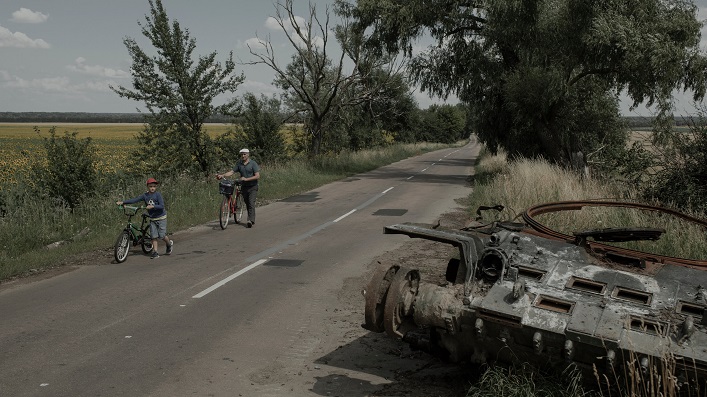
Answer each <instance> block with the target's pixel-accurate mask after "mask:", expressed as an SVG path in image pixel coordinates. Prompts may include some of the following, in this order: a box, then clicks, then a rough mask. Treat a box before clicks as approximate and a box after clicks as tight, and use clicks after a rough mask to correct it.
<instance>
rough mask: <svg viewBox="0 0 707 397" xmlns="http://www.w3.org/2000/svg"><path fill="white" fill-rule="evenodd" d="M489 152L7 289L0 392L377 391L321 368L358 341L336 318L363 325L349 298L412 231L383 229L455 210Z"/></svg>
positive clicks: (374, 375) (365, 181) (433, 163)
mask: <svg viewBox="0 0 707 397" xmlns="http://www.w3.org/2000/svg"><path fill="white" fill-rule="evenodd" d="M476 153H477V149H476V148H475V147H474V146H473V145H467V146H465V147H463V148H453V149H445V150H440V151H436V152H433V153H427V154H423V155H421V156H418V157H414V158H410V159H407V160H404V161H401V162H398V163H395V164H392V165H390V166H386V167H383V168H380V169H378V170H375V171H372V172H368V173H365V174H360V175H356V176H354V177H351V178H348V179H346V180H343V181H339V182H335V183H331V184H329V185H326V186H323V187H321V188H318V189H316V190H313V191H310V192H307V193H305V194H302V195H300V196H295V197H291V198H288V199H285V200H281V201H278V202H275V203H272V204H269V205H266V206H262V207H259V208H258V213H257V223H256V226H255V227H253V228H252V229H246V228H244V227H243V226H242V225H236V224H231V225H229V226H228V228H227V229H226V230H221V229H220V227H219V225H218V221H216V220H214V221H213V222H211V223H209V224H207V225H204V226H202V227H198V228H193V229H191V230H189V231H183V232H178V233H176V234H175V235H174V236H173V238H174V241H175V248H174V253H173V254H172V255H171V256H161V257H160V258H158V259H155V260H151V259H149V258H148V257H147V256H144V255H142V254H141V252H140V250H139V248H137V249H133V250H132V251H131V253H130V255H129V256H128V259H127V261H126V262H125V263H122V264H116V263H111V261H110V260H109V259H108V258H106V261H105V262H103V263H95V265H89V266H78V267H76V269H75V270H73V271H70V272H66V273H63V274H61V275H58V276H56V277H52V278H48V279H43V280H37V281H34V282H24V283H8V284H3V285H0V396H234V395H235V396H269V395H271V396H285V395H287V396H299V395H303V396H304V395H356V396H363V395H367V392H368V391H370V390H374V389H375V388H376V385H379V384H380V383H381V382H385V381H386V379H384V378H385V376H384V375H381V372H376V371H374V370H369V369H367V368H364V367H365V364H364V365H359V366H358V368H342V369H339V370H340V372H342V373H344V372H345V375H346V379H347V380H348V381H349V382H351V383H352V384H354V383H355V384H356V385H355V386H352V385H351V384H350V385H348V386H346V385H341V384H340V383H337V382H336V381H333V380H334V379H338V377H336V376H333V377H332V374H335V373H336V371H330V372H326V373H323V372H322V370H323V369H322V366H323V364H317V362H321V360H320V361H317V360H318V359H321V358H322V357H326V356H329V357H332V356H335V355H336V354H337V352H338V351H340V349H341V348H342V343H344V345H343V346H344V347H345V343H346V340H347V335H345V334H342V332H344V331H342V330H345V329H347V328H346V327H339V325H341V324H344V323H346V324H349V325H350V323H355V324H357V325H358V324H360V323H362V322H363V298H362V297H361V296H360V294H359V295H358V299H360V311H359V312H357V313H353V314H351V313H346V315H343V313H339V312H338V311H337V305H338V304H339V303H337V302H338V300H339V299H341V296H342V295H341V294H342V291H344V290H351V289H357V290H358V289H360V286H358V285H349V284H348V283H349V281H350V280H354V279H356V278H361V277H362V275H363V274H364V273H365V272H366V266H367V265H368V264H369V263H370V262H371V261H372V260H373V259H374V258H375V257H376V256H378V255H381V254H382V253H384V252H386V251H388V250H391V249H393V248H395V247H397V246H400V245H401V244H403V242H405V241H409V239H408V238H407V237H405V236H400V235H384V234H383V227H384V226H386V225H389V224H393V223H399V222H426V223H432V222H434V221H435V220H436V219H438V217H439V216H440V214H442V213H443V212H445V211H447V210H449V209H450V208H453V207H457V206H458V204H456V203H455V200H456V199H459V198H462V197H465V196H467V195H468V194H469V193H470V187H469V185H468V176H469V175H470V174H471V169H472V165H473V163H474V160H475V156H476ZM263 172H267V170H264V171H263ZM214 206H215V205H214ZM162 249H164V246H162ZM347 299H348V298H347ZM351 299H353V298H351ZM349 329H350V327H349ZM349 332H350V331H349ZM361 332H365V331H361ZM344 333H345V332H344ZM342 354H343V353H342ZM353 389H356V391H355V392H350V393H349V392H347V391H346V390H353Z"/></svg>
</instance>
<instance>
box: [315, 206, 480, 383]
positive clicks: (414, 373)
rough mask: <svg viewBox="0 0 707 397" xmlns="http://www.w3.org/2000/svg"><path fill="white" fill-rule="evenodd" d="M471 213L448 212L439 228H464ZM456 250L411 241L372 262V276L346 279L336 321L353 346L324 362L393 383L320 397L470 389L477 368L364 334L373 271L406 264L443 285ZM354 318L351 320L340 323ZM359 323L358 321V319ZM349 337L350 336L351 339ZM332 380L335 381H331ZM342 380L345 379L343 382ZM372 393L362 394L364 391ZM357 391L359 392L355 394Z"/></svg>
mask: <svg viewBox="0 0 707 397" xmlns="http://www.w3.org/2000/svg"><path fill="white" fill-rule="evenodd" d="M468 221H469V219H468V214H467V213H465V212H464V210H463V209H462V208H458V209H457V210H455V211H451V212H449V213H446V214H444V215H443V216H442V217H441V218H440V227H444V228H454V229H459V228H462V227H464V226H466V225H467V224H468ZM453 252H454V248H453V247H451V246H449V245H448V244H441V243H436V242H432V241H429V240H424V239H410V241H408V242H406V243H405V244H404V245H403V246H401V247H400V248H398V249H396V250H393V251H389V252H387V253H385V254H383V255H381V256H379V257H377V258H375V260H373V261H372V262H371V263H369V264H368V267H367V272H366V274H365V275H363V276H362V277H360V278H357V279H353V280H347V281H346V282H345V283H344V285H345V286H346V287H344V289H343V290H342V291H341V292H340V294H339V296H338V302H339V309H338V312H337V313H336V316H335V317H334V318H332V320H334V323H336V324H340V325H341V329H340V330H338V332H335V333H338V334H340V335H342V336H344V337H343V339H345V340H346V339H348V343H346V344H345V345H343V346H342V347H341V348H340V350H342V349H343V350H345V352H342V351H338V352H332V353H331V354H330V355H328V356H325V357H324V358H322V359H320V360H319V361H320V362H322V363H323V364H327V365H334V366H338V367H344V368H355V369H358V370H361V369H364V370H366V371H369V372H370V373H372V374H374V375H377V376H383V377H385V378H386V379H387V380H388V381H389V383H386V384H382V385H379V386H378V387H377V388H376V387H372V386H371V385H365V386H366V387H363V388H360V386H359V385H349V386H350V387H351V389H349V392H350V393H352V394H347V393H341V394H333V393H330V392H329V393H327V392H324V388H322V390H321V392H317V388H316V385H315V388H313V389H312V390H313V391H315V393H316V394H319V395H340V396H347V395H351V396H364V395H368V396H413V397H414V396H419V397H423V396H425V397H433V396H445V397H449V396H465V395H466V394H467V392H468V390H469V387H470V385H471V384H472V383H473V382H474V381H475V380H476V379H477V378H478V374H479V371H478V368H477V367H474V366H471V365H457V364H451V363H447V362H444V361H442V360H440V359H438V358H436V357H433V356H431V355H429V354H427V353H425V352H421V351H414V350H412V349H410V347H409V346H408V344H407V343H405V342H403V341H402V340H398V339H395V338H392V337H389V336H388V335H387V334H385V333H375V332H370V331H367V330H364V329H362V328H361V327H360V324H362V323H363V322H364V308H365V302H364V299H363V298H362V296H361V289H362V288H363V287H365V286H366V284H367V283H368V281H369V278H370V275H371V274H372V272H373V271H374V270H375V269H376V268H377V267H378V266H379V265H380V264H383V265H384V266H385V265H386V264H394V263H397V264H401V265H404V266H406V267H408V268H412V269H418V270H419V271H420V273H421V277H422V279H423V280H425V281H428V282H434V283H442V282H444V278H445V270H446V266H447V262H448V259H449V257H450V255H451V254H452V253H453ZM337 318H338V319H345V318H350V319H352V320H351V321H336V320H337ZM354 320H356V321H354ZM345 335H349V336H348V338H347V337H345ZM354 336H355V337H354ZM329 381H330V382H333V381H334V380H333V379H329ZM339 381H340V380H339ZM371 388H373V389H374V391H373V392H368V393H362V394H361V392H362V391H363V390H362V389H368V390H371ZM355 389H358V390H359V392H358V393H356V392H354V390H355Z"/></svg>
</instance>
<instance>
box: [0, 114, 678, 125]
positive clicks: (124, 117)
mask: <svg viewBox="0 0 707 397" xmlns="http://www.w3.org/2000/svg"><path fill="white" fill-rule="evenodd" d="M623 120H624V121H625V122H626V125H627V126H629V127H630V128H646V127H650V126H651V125H652V123H653V121H654V118H653V117H650V116H645V117H643V116H630V117H624V118H623ZM144 121H145V120H144V115H143V114H141V113H87V112H0V122H2V123H142V122H144ZM232 121H233V118H230V119H229V117H228V116H223V115H216V116H211V117H209V118H208V119H207V122H208V123H226V124H227V123H230V122H232ZM675 125H677V126H682V125H687V120H684V119H682V118H676V119H675Z"/></svg>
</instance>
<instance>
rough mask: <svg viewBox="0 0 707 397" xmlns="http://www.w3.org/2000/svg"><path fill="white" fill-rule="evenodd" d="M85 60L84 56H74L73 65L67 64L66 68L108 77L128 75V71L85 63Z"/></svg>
mask: <svg viewBox="0 0 707 397" xmlns="http://www.w3.org/2000/svg"><path fill="white" fill-rule="evenodd" d="M85 62H86V59H85V58H83V57H78V58H76V61H74V64H73V65H67V66H66V68H67V69H69V70H71V71H74V72H79V73H83V74H87V75H90V76H99V77H109V78H127V77H130V73H128V72H126V71H124V70H120V69H112V68H107V67H105V66H100V65H86V63H85Z"/></svg>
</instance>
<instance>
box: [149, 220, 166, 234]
mask: <svg viewBox="0 0 707 397" xmlns="http://www.w3.org/2000/svg"><path fill="white" fill-rule="evenodd" d="M150 235H152V238H153V239H155V238H165V236H167V219H166V218H165V219H160V220H158V221H150Z"/></svg>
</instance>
